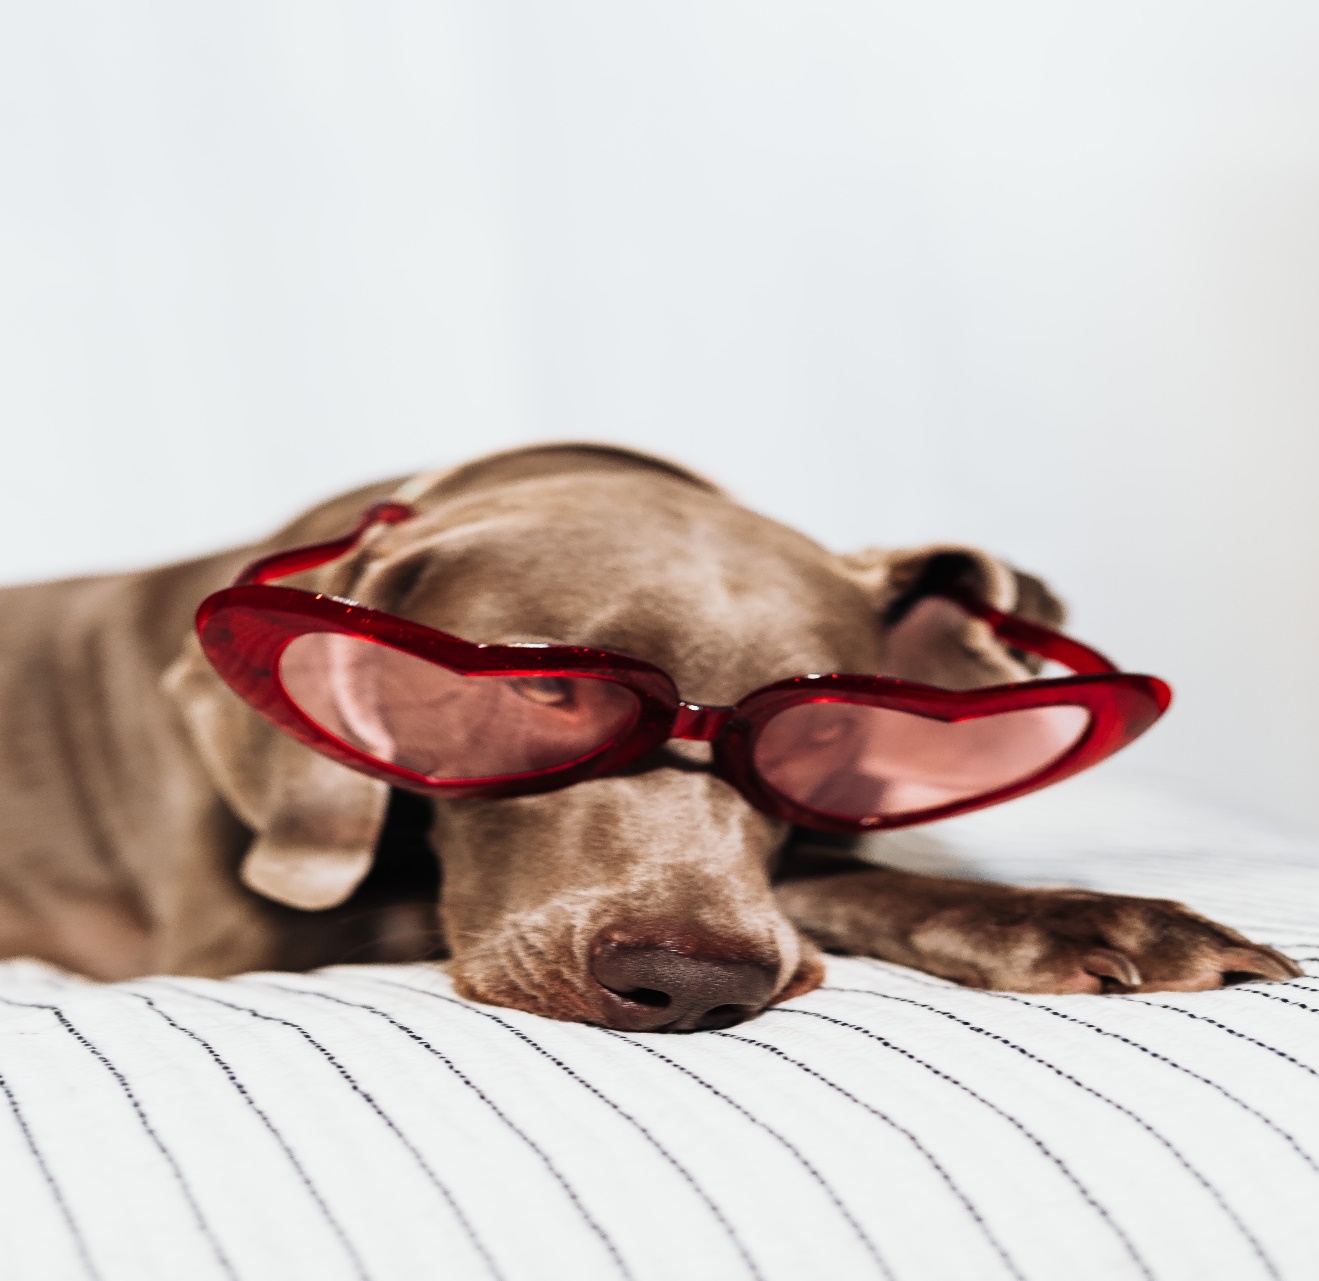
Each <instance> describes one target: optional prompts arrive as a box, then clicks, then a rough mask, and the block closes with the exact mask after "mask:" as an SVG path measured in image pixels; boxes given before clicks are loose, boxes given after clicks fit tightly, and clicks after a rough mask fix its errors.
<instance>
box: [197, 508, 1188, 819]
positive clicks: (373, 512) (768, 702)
mask: <svg viewBox="0 0 1319 1281" xmlns="http://www.w3.org/2000/svg"><path fill="white" fill-rule="evenodd" d="M414 514H415V513H414V511H413V509H412V508H411V507H409V506H408V505H407V504H404V503H400V502H387V503H381V504H378V505H376V506H375V507H372V508H371V509H369V510H368V511H367V512H366V513H365V514H364V515H363V516H362V518H361V520H360V521H359V522H358V525H357V527H356V528H355V529H354V530H352V532H350V533H349V534H347V535H345V536H344V537H342V538H337V539H334V540H332V541H329V542H324V543H317V544H314V545H311V546H306V547H299V548H295V549H293V550H291V551H286V552H279V553H276V554H275V555H273V556H268V557H265V558H263V559H261V560H258V561H255V562H254V563H253V564H251V565H249V566H248V567H247V568H246V569H245V570H244V571H243V572H242V573H241V574H240V575H239V576H238V578H237V579H236V580H235V583H234V585H233V586H231V587H227V588H224V589H223V590H221V591H218V592H215V593H213V594H212V595H210V596H208V597H207V598H206V599H205V600H204V601H203V602H202V603H201V606H200V607H199V609H198V610H197V617H196V625H197V634H198V637H199V639H200V641H201V645H202V649H203V650H204V652H205V653H206V656H207V658H208V659H209V660H210V662H211V664H212V665H213V666H214V668H215V669H216V671H217V672H218V673H219V674H220V676H221V677H222V678H223V679H224V680H225V682H226V683H227V684H228V685H229V686H230V687H231V688H232V689H233V690H234V691H235V692H236V693H237V694H238V695H239V696H240V697H242V698H243V699H244V700H245V701H246V702H247V703H248V704H249V705H251V706H252V707H253V708H254V709H255V710H256V711H258V712H259V713H260V714H261V715H262V716H264V717H266V719H268V720H270V721H271V722H273V723H274V724H275V725H276V726H278V727H279V728H280V729H282V730H284V731H285V732H287V733H289V734H291V735H292V736H293V737H294V738H296V739H298V740H300V741H301V742H303V743H305V744H306V745H307V746H308V747H311V748H314V749H315V750H316V751H318V752H320V753H322V754H323V755H325V756H328V757H330V758H332V759H334V760H336V761H339V762H340V763H341V764H343V765H346V766H348V767H349V768H351V769H354V770H357V771H359V772H361V773H363V774H367V775H370V776H372V777H374V778H378V779H381V780H383V781H384V782H387V783H390V784H392V785H394V786H397V787H402V788H405V789H408V790H410V791H415V792H420V793H422V794H425V795H430V796H440V797H490V798H494V797H507V796H524V795H529V794H532V793H537V792H548V791H555V790H557V789H559V788H562V787H568V786H570V785H572V784H573V783H580V782H583V781H585V780H587V779H592V778H601V777H604V776H606V775H610V774H616V773H618V772H620V771H621V770H623V769H624V768H625V767H627V766H628V765H630V764H631V763H632V762H634V761H636V760H638V759H639V758H640V757H643V756H644V755H646V753H648V752H650V751H652V750H654V749H655V748H657V747H659V746H660V745H662V744H663V743H665V742H666V741H668V740H669V739H686V740H691V741H698V742H708V743H710V744H711V748H712V758H713V759H712V762H711V766H710V772H711V773H713V774H714V775H715V776H716V777H718V778H721V779H723V780H724V781H726V782H727V783H730V784H731V785H732V786H733V787H735V788H736V789H737V790H738V791H739V792H740V793H741V794H742V795H743V796H744V797H745V798H746V799H747V800H748V801H749V802H750V803H751V804H752V805H754V806H756V808H757V809H760V810H761V811H763V812H764V813H766V814H769V815H771V816H773V817H775V818H780V819H785V820H787V821H788V822H790V823H795V824H798V825H801V826H803V827H811V828H817V829H820V830H824V831H833V832H860V831H875V830H879V829H883V828H895V827H909V826H913V825H915V824H917V823H928V822H933V821H934V820H936V819H941V818H948V817H951V816H952V815H954V814H962V813H966V812H968V811H971V810H976V809H983V808H984V807H986V806H989V805H997V804H999V803H1000V802H1002V801H1007V800H1011V799H1013V798H1014V797H1017V796H1022V795H1025V794H1026V793H1028V792H1033V791H1036V790H1038V789H1039V788H1042V787H1046V786H1048V785H1049V784H1052V783H1057V782H1060V781H1061V780H1062V779H1065V778H1069V777H1071V776H1072V775H1074V774H1077V773H1080V772H1081V771H1082V770H1084V769H1088V768H1089V767H1090V766H1092V765H1095V764H1097V763H1098V762H1100V761H1102V760H1104V759H1105V758H1107V757H1109V756H1111V755H1112V754H1113V753H1114V752H1117V751H1119V750H1120V749H1121V748H1123V747H1125V746H1126V745H1127V744H1128V743H1131V742H1132V741H1133V740H1134V739H1136V738H1137V737H1139V736H1140V735H1141V734H1143V733H1144V732H1145V730H1147V729H1148V728H1149V727H1150V726H1151V725H1153V724H1154V722H1155V721H1156V720H1158V719H1159V717H1160V716H1162V715H1163V713H1164V712H1165V711H1166V710H1167V708H1168V705H1169V704H1170V702H1171V701H1172V690H1171V689H1170V688H1169V686H1168V685H1167V684H1166V683H1165V682H1164V681H1161V680H1159V679H1158V678H1157V677H1154V676H1141V675H1135V674H1132V673H1127V672H1120V671H1118V670H1117V669H1116V668H1115V667H1114V666H1113V664H1112V663H1110V662H1109V661H1108V659H1106V658H1105V657H1104V656H1103V655H1102V654H1100V653H1098V652H1096V651H1095V650H1093V649H1090V648H1088V647H1087V646H1085V645H1082V644H1080V643H1079V642H1077V641H1074V640H1071V639H1069V638H1068V637H1066V636H1063V635H1061V634H1059V633H1058V632H1055V631H1053V630H1051V629H1050V628H1047V627H1043V626H1041V625H1040V624H1038V623H1032V622H1028V621H1027V620H1026V619H1023V618H1018V617H1016V616H1015V615H1012V614H1007V613H1003V612H1002V611H1000V610H997V609H994V608H993V607H992V606H990V605H988V604H986V603H985V602H984V601H982V600H980V599H979V598H978V597H976V596H974V595H972V594H969V593H965V592H949V593H941V594H943V595H946V596H947V598H948V599H950V600H953V601H955V602H956V603H957V604H958V605H960V606H961V607H962V608H963V609H965V610H966V611H967V612H968V613H969V614H971V615H973V616H974V617H976V618H980V619H983V620H984V621H985V622H987V623H988V624H989V626H990V627H991V628H992V629H993V631H994V634H995V635H996V636H998V637H999V638H1000V639H1001V640H1003V641H1004V642H1006V643H1007V644H1008V645H1010V646H1012V647H1014V648H1017V649H1020V650H1025V651H1027V652H1029V653H1032V654H1037V655H1039V656H1041V657H1043V658H1046V659H1050V660H1053V661H1055V662H1058V663H1061V664H1063V665H1065V666H1067V667H1069V668H1071V669H1072V671H1073V672H1075V673H1077V674H1076V675H1074V676H1065V677H1059V678H1052V679H1043V680H1032V681H1023V682H1016V683H1013V684H1007V685H996V686H990V687H982V688H978V689H969V690H950V689H942V688H937V687H935V686H931V685H921V684H917V683H914V682H911V681H904V680H899V679H897V678H894V677H889V676H867V675H841V674H824V675H806V676H792V677H789V678H787V679H786V680H780V681H775V682H774V683H773V684H770V685H766V686H763V687H762V688H760V689H757V690H754V691H753V692H752V693H750V694H748V695H746V697H744V698H742V699H740V700H739V701H738V702H737V703H736V704H734V705H733V706H731V707H711V706H701V705H699V704H695V703H689V702H686V701H684V700H683V699H682V697H681V696H680V694H679V692H678V690H677V687H676V686H675V685H674V683H673V680H672V679H671V678H670V677H669V675H668V674H667V673H666V672H664V671H663V670H662V669H660V668H658V667H656V666H655V665H654V664H652V663H648V662H645V661H644V660H642V659H639V658H633V657H631V656H629V655H627V654H619V653H614V652H611V651H609V650H604V649H594V648H591V647H589V646H583V645H548V644H546V645H540V644H514V645H482V644H477V643H475V642H472V641H466V640H462V639H460V638H459V637H456V636H451V635H448V634H447V633H445V632H440V631H436V630H435V629H433V628H430V627H425V626H423V625H422V624H420V623H414V622H411V621H410V620H408V619H406V618H400V617H398V616H396V615H394V614H389V613H385V612H383V611H381V610H377V609H371V608H369V607H367V606H364V605H358V604H356V603H354V602H353V601H349V600H343V599H340V598H338V597H333V596H326V595H324V594H321V593H313V592H309V591H303V590H300V589H298V588H292V587H276V586H270V585H269V582H270V580H271V579H274V578H280V577H283V576H284V575H287V574H293V573H298V572H300V571H302V570H307V569H313V568H315V567H317V566H319V565H323V564H326V563H328V562H330V561H332V560H335V559H337V558H338V557H340V556H342V555H344V554H345V553H347V552H348V551H350V550H351V549H352V548H353V547H354V546H355V545H356V544H357V543H358V541H359V540H360V539H361V538H362V536H363V535H364V534H365V533H366V532H367V531H368V530H369V529H371V528H372V527H373V526H376V525H382V524H397V523H399V522H400V521H404V520H407V519H408V518H409V517H411V516H412V515H414ZM312 632H338V633H343V634H346V635H349V636H354V637H359V638H362V639H366V640H371V641H375V642H377V643H379V644H382V645H386V646H389V647H391V648H393V649H396V650H399V651H401V652H403V653H405V654H411V655H413V656H415V657H417V658H421V659H425V660H429V661H431V662H434V663H438V664H440V665H442V666H444V667H446V668H449V669H450V670H452V671H455V672H459V673H461V674H463V675H476V674H482V675H495V674H498V675H502V676H508V677H566V678H594V679H598V680H607V681H612V682H614V683H616V684H620V685H623V686H624V687H626V688H627V689H628V690H630V691H631V692H632V694H633V695H634V696H635V697H636V700H637V711H636V714H635V716H634V717H633V718H632V720H631V722H630V724H628V725H625V726H623V727H622V728H621V729H620V730H618V731H617V732H616V733H615V734H614V735H613V737H612V738H610V739H609V740H607V741H606V742H604V743H602V744H601V745H600V746H599V747H598V748H596V749H594V750H592V751H591V752H590V753H589V754H587V755H586V756H584V757H581V758H579V759H577V760H573V761H569V762H568V763H566V764H562V765H556V766H553V767H550V768H546V769H541V770H536V771H534V772H532V773H524V774H513V775H506V776H501V777H496V778H483V779H478V780H459V781H437V780H435V779H432V778H428V777H427V776H425V775H423V774H419V773H416V772H414V771H412V770H410V769H407V768H405V767H403V766H399V765H394V764H391V763H389V762H385V761H381V760H379V759H377V758H375V757H372V756H369V755H367V754H366V753H364V752H362V751H360V750H358V749H357V748H356V747H354V746H352V745H351V744H349V743H346V742H344V741H343V740H341V739H339V738H337V737H335V736H334V735H332V734H330V733H329V732H328V731H326V730H325V729H323V728H322V727H321V726H320V725H319V724H317V723H316V722H315V721H314V720H312V719H311V718H310V717H309V716H308V715H307V714H306V713H305V712H303V711H302V709H301V708H300V707H299V706H298V705H297V703H295V702H294V701H293V699H292V698H291V697H290V695H289V693H288V691H287V690H286V689H285V687H284V684H283V681H282V680H281V677H280V674H279V662H280V657H281V655H282V654H283V652H284V650H285V648H286V647H287V646H288V645H289V644H290V643H291V642H292V641H294V640H295V639H297V638H298V637H299V636H302V635H305V634H308V633H312ZM839 695H842V696H845V697H844V699H843V700H839V698H838V696H839ZM834 701H846V702H849V703H855V704H861V705H865V706H871V707H879V708H887V709H891V710H894V711H899V712H906V713H909V714H913V715H916V716H921V717H927V718H931V719H934V720H938V721H945V722H954V721H961V720H970V719H976V718H979V717H984V716H994V715H998V714H1001V713H1005V712H1015V711H1023V710H1026V709H1030V708H1040V707H1051V706H1058V705H1066V706H1075V707H1081V708H1083V709H1085V710H1086V711H1087V712H1088V713H1089V715H1090V721H1089V725H1088V727H1087V728H1086V729H1085V730H1084V731H1083V732H1082V734H1081V735H1080V737H1079V738H1078V739H1077V740H1076V742H1075V743H1074V744H1073V745H1072V746H1070V747H1069V748H1067V749H1066V750H1065V751H1063V752H1062V754H1061V755H1060V756H1058V757H1057V758H1055V759H1053V760H1051V761H1049V762H1048V763H1047V764H1046V765H1045V766H1044V767H1043V768H1042V769H1039V770H1037V771H1036V772H1035V773H1033V774H1030V775H1028V776H1026V777H1024V778H1020V779H1017V780H1015V781H1013V782H1012V783H1010V784H1009V785H1007V786H1003V787H999V788H997V789H995V790H993V791H988V792H985V793H983V794H980V795H975V796H970V797H962V798H958V799H957V800H954V801H950V802H948V803H945V804H941V805H937V806H934V807H931V808H929V809H925V810H920V811H916V812H911V813H901V814H892V815H881V816H867V817H864V818H859V819H855V820H853V819H848V818H841V817H839V816H836V815H831V814H824V813H820V812H817V811H815V810H812V809H809V808H807V807H805V806H803V805H801V804H798V803H796V802H794V801H792V800H790V799H789V798H787V797H786V796H784V795H782V794H780V793H779V792H777V791H775V790H774V789H773V788H772V787H770V786H769V784H768V783H767V782H766V781H765V780H764V779H763V778H761V776H760V774H759V773H758V771H757V770H756V768H755V765H754V764H753V751H754V748H755V744H756V740H757V737H758V736H759V734H760V732H761V730H762V729H763V728H764V727H765V726H766V725H767V724H768V722H769V721H770V720H771V719H772V718H773V717H775V716H777V715H778V714H780V713H781V712H783V711H784V710H785V709H787V708H789V707H792V706H795V705H799V704H803V703H817V702H834Z"/></svg>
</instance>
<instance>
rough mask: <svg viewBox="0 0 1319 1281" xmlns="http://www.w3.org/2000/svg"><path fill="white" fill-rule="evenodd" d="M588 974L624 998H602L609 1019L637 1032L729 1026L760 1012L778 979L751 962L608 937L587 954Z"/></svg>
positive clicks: (685, 1030) (684, 1030)
mask: <svg viewBox="0 0 1319 1281" xmlns="http://www.w3.org/2000/svg"><path fill="white" fill-rule="evenodd" d="M591 974H592V976H593V977H594V978H595V980H596V982H597V983H599V984H600V986H601V987H602V988H604V989H605V991H606V992H609V993H611V994H612V995H613V996H615V997H621V998H623V999H622V1001H614V1002H612V1004H611V1003H610V1002H609V1001H608V1000H606V1005H605V1010H606V1017H607V1019H608V1021H609V1022H610V1023H612V1024H614V1025H615V1026H618V1027H626V1028H630V1029H631V1030H633V1031H638V1032H641V1031H656V1030H659V1029H661V1028H663V1029H664V1030H666V1031H673V1032H692V1031H697V1030H704V1029H713V1028H722V1027H731V1026H732V1025H733V1024H734V1023H740V1022H742V1020H743V1019H747V1018H750V1017H751V1016H752V1015H753V1014H755V1013H756V1012H757V1011H758V1010H760V1009H761V1008H763V1006H764V1004H765V1002H766V1001H768V1000H769V998H770V996H771V995H772V994H773V992H774V988H775V986H776V985H777V977H778V976H777V972H776V970H774V969H773V968H772V967H770V966H767V965H759V964H757V963H755V962H754V961H735V960H713V959H704V958H700V957H694V956H688V955H686V954H685V953H683V952H679V951H678V950H677V949H676V948H671V947H657V946H653V945H629V944H626V943H617V942H614V941H613V939H610V938H608V937H604V938H600V939H597V940H596V943H595V946H594V947H593V948H592V950H591ZM624 1001H625V1002H626V1003H627V1004H626V1005H624V1003H623V1002H624Z"/></svg>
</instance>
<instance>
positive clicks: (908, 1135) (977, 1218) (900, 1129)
mask: <svg viewBox="0 0 1319 1281" xmlns="http://www.w3.org/2000/svg"><path fill="white" fill-rule="evenodd" d="M710 1035H711V1036H720V1037H723V1038H724V1039H725V1040H729V1041H740V1042H741V1043H742V1044H743V1045H754V1046H757V1047H759V1048H760V1049H762V1050H767V1051H768V1052H769V1053H770V1054H773V1055H774V1056H775V1057H776V1058H780V1059H782V1060H783V1061H784V1062H785V1063H790V1064H792V1066H793V1067H795V1068H797V1069H799V1070H800V1071H802V1072H805V1073H806V1074H807V1075H808V1076H812V1077H814V1078H815V1079H816V1080H817V1081H819V1082H820V1083H821V1084H822V1085H827V1086H828V1087H829V1088H830V1089H831V1090H836V1091H837V1092H838V1093H839V1094H841V1095H842V1096H843V1097H844V1098H845V1099H847V1100H848V1101H849V1102H851V1103H855V1104H856V1106H857V1107H859V1108H861V1109H862V1110H863V1111H866V1112H869V1113H870V1115H871V1116H873V1117H875V1118H876V1119H877V1120H879V1121H882V1122H883V1123H884V1124H885V1125H887V1126H888V1127H889V1128H890V1129H891V1130H893V1131H895V1132H896V1133H898V1134H900V1135H902V1137H903V1138H905V1139H906V1140H907V1141H908V1142H909V1143H910V1144H911V1145H912V1146H913V1147H914V1148H915V1149H916V1151H917V1152H919V1153H920V1154H921V1156H923V1157H924V1158H925V1159H926V1161H928V1162H929V1164H930V1166H931V1167H932V1168H933V1169H934V1171H935V1173H937V1174H938V1175H939V1177H940V1178H941V1179H942V1180H943V1181H944V1183H945V1184H946V1185H947V1187H948V1190H949V1191H950V1192H951V1193H952V1194H953V1196H954V1197H956V1198H957V1200H959V1201H960V1202H961V1203H962V1207H963V1208H964V1209H965V1210H966V1212H967V1214H969V1215H970V1216H971V1221H972V1222H973V1223H974V1224H975V1225H976V1227H977V1228H979V1229H980V1233H981V1235H982V1236H983V1237H984V1238H985V1240H986V1241H987V1242H988V1243H989V1247H990V1249H991V1250H993V1252H994V1253H995V1254H997V1255H998V1257H999V1259H1000V1260H1001V1261H1002V1263H1003V1266H1004V1267H1005V1268H1007V1270H1008V1271H1009V1272H1010V1273H1011V1274H1012V1275H1013V1276H1014V1277H1016V1278H1017V1281H1025V1278H1024V1277H1023V1276H1022V1274H1021V1270H1020V1269H1019V1268H1018V1267H1017V1265H1016V1264H1015V1263H1014V1262H1013V1261H1012V1256H1011V1255H1009V1254H1008V1252H1007V1250H1005V1249H1004V1248H1003V1243H1002V1242H1001V1241H999V1239H998V1237H997V1236H995V1235H994V1232H993V1229H991V1228H990V1226H989V1224H988V1223H986V1222H985V1219H984V1216H983V1215H982V1214H981V1213H980V1211H979V1210H977V1209H976V1207H975V1204H974V1202H972V1200H971V1198H970V1197H968V1196H967V1195H966V1193H965V1192H963V1191H962V1189H961V1187H959V1186H958V1184H957V1181H956V1180H955V1179H954V1178H953V1176H952V1175H951V1174H949V1173H948V1171H947V1170H946V1169H945V1168H944V1166H943V1163H942V1162H941V1161H940V1160H939V1158H938V1157H937V1156H935V1155H934V1153H933V1152H931V1151H930V1149H929V1148H927V1147H926V1146H925V1144H924V1143H922V1142H921V1141H920V1139H918V1138H917V1137H916V1135H915V1134H913V1133H912V1131H910V1130H909V1129H907V1127H906V1126H905V1125H902V1124H901V1123H900V1122H898V1121H895V1120H894V1119H893V1118H892V1117H891V1116H889V1115H888V1113H887V1112H883V1111H881V1110H880V1109H879V1108H877V1107H875V1106H873V1105H872V1104H870V1103H867V1102H866V1101H865V1100H864V1099H859V1098H857V1096H856V1095H855V1094H853V1093H852V1092H851V1090H848V1089H845V1088H844V1087H843V1086H841V1085H839V1084H838V1082H837V1081H831V1080H830V1079H829V1078H828V1077H827V1076H825V1075H824V1073H823V1072H819V1071H817V1070H816V1069H815V1068H813V1067H811V1065H810V1064H809V1063H803V1062H802V1061H801V1060H800V1059H794V1058H793V1057H792V1055H790V1054H787V1053H785V1052H784V1051H783V1050H781V1049H779V1047H778V1046H777V1045H770V1044H769V1043H768V1042H766V1041H757V1040H756V1039H755V1038H754V1037H750V1036H738V1035H736V1034H735V1033H733V1032H711V1033H710Z"/></svg>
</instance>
